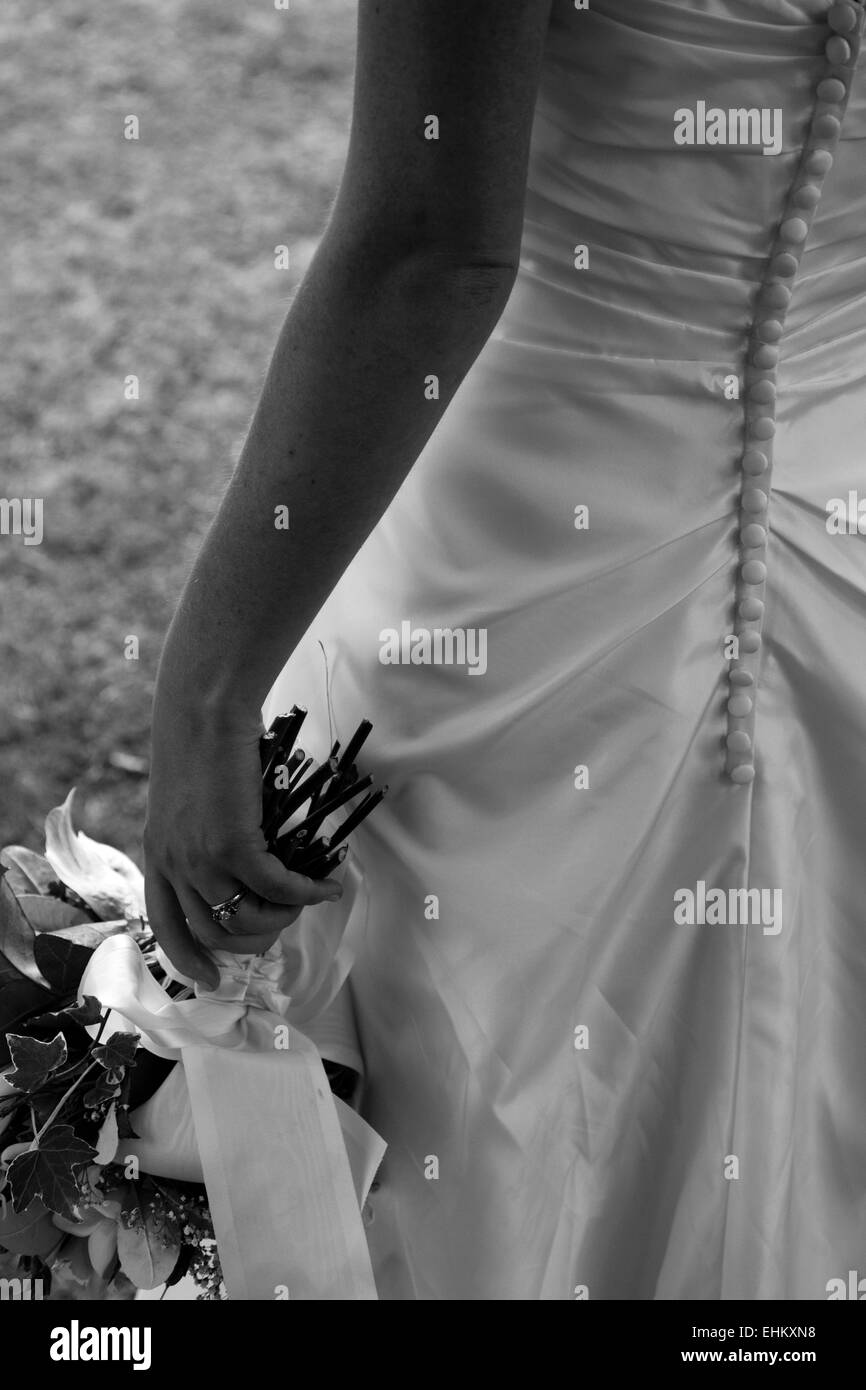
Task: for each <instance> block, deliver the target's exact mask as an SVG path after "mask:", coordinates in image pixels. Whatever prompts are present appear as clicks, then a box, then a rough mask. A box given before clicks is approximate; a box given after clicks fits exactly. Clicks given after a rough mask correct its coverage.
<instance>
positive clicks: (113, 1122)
mask: <svg viewBox="0 0 866 1390" xmlns="http://www.w3.org/2000/svg"><path fill="white" fill-rule="evenodd" d="M119 1142H120V1135H119V1134H118V1132H117V1106H116V1105H112V1106H111V1107H110V1108H109V1111H108V1114H107V1115H106V1117H105V1119H104V1120H103V1122H102V1128H101V1129H100V1131H99V1135H98V1137H97V1140H96V1158H95V1159H94V1160H93V1161H94V1163H99V1164H103V1165H104V1164H106V1163H111V1161H112V1159H113V1158H114V1155H115V1154H116V1153H117V1145H118V1143H119Z"/></svg>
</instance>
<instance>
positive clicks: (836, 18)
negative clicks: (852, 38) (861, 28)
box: [827, 0, 857, 34]
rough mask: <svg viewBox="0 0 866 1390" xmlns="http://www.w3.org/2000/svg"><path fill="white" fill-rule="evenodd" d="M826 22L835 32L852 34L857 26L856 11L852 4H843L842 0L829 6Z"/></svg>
mask: <svg viewBox="0 0 866 1390" xmlns="http://www.w3.org/2000/svg"><path fill="white" fill-rule="evenodd" d="M827 23H828V24H829V26H830V28H831V29H835V30H836V33H837V34H853V32H854V30H855V29H856V28H857V11H856V10H855V8H854V6H853V5H846V4H844V0H843V3H840V4H838V5H831V6H830V12H829V14H828V15H827Z"/></svg>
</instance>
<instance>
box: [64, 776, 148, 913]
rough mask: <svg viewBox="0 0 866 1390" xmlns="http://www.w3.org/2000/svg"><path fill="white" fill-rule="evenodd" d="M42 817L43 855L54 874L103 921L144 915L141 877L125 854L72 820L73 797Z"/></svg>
mask: <svg viewBox="0 0 866 1390" xmlns="http://www.w3.org/2000/svg"><path fill="white" fill-rule="evenodd" d="M74 795H75V789H74V788H73V790H72V791H71V792H70V793H69V795H68V796H67V798H66V800H65V801H64V803H63V805H62V806H55V807H54V810H53V811H49V812H48V815H47V816H46V818H45V857H46V859H47V860H48V862H49V863H50V865H51V867H52V869H54V871H55V873H56V874H57V877H58V878H59V879H60V880H61V882H63V883H65V884H66V885H67V887H68V888H72V889H73V890H74V891H75V892H76V893H77V894H78V895H79V897H80V898H83V899H84V901H85V902H86V903H87V904H88V906H89V907H92V908H93V910H94V912H96V913H98V914H99V916H100V918H101V919H102V921H103V922H109V921H113V919H115V920H116V919H118V918H121V917H122V918H123V919H124V920H125V921H127V922H134V921H136V920H141V919H144V918H145V905H144V877H143V875H142V873H141V870H140V869H139V868H138V866H137V865H136V864H133V862H132V860H131V859H129V858H128V857H127V855H125V854H122V853H121V851H120V850H118V849H114V848H113V847H112V846H111V845H103V844H99V843H98V842H97V841H96V840H91V839H90V837H89V836H88V835H85V834H83V833H82V831H80V830H79V831H76V830H75V829H74V827H73V824H72V798H73V796H74Z"/></svg>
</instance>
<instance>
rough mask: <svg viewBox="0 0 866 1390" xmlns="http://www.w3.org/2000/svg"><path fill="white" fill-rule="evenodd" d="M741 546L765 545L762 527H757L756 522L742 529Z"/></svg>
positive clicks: (765, 533) (765, 537) (765, 539)
mask: <svg viewBox="0 0 866 1390" xmlns="http://www.w3.org/2000/svg"><path fill="white" fill-rule="evenodd" d="M742 537H743V545H749V546H758V545H766V544H767V532H766V531H765V529H764V527H763V526H759V525H758V523H757V522H756V521H751V522H750V523H749V525H748V526H744V527H743V531H742Z"/></svg>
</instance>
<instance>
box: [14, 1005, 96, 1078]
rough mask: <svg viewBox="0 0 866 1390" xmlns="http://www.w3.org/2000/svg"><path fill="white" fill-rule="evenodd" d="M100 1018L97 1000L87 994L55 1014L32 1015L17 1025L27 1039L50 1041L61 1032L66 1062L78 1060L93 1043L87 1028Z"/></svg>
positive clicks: (87, 1051)
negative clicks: (67, 1058) (67, 1060)
mask: <svg viewBox="0 0 866 1390" xmlns="http://www.w3.org/2000/svg"><path fill="white" fill-rule="evenodd" d="M101 1017H102V1010H101V1007H100V1005H99V1001H98V1000H97V999H94V997H93V995H92V994H91V995H89V996H88V1000H87V1001H85V1003H84V1004H72V1005H70V1006H69V1008H67V1009H59V1010H58V1011H57V1012H56V1013H44V1014H36V1015H35V1016H34V1017H33V1018H28V1019H27V1021H26V1023H23V1024H22V1025H21V1031H22V1033H24V1034H26V1036H27V1037H28V1038H38V1039H39V1040H40V1042H50V1041H51V1039H52V1038H53V1037H54V1036H55V1035H56V1034H57V1033H62V1034H63V1036H64V1038H65V1039H66V1046H67V1048H68V1049H69V1061H70V1062H78V1061H80V1060H81V1058H82V1057H84V1056H85V1055H86V1054H87V1053H89V1051H90V1049H91V1047H92V1045H93V1039H92V1038H91V1036H90V1034H89V1033H88V1032H87V1031H86V1029H87V1027H88V1026H90V1025H92V1024H94V1023H98V1022H99V1020H100V1018H101Z"/></svg>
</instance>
